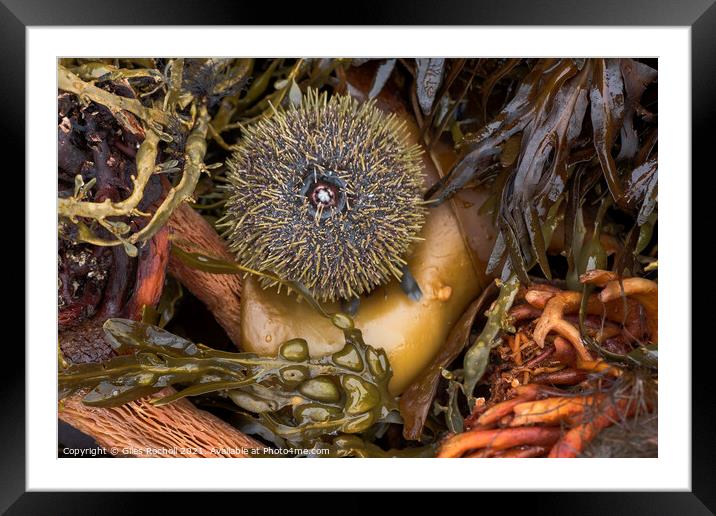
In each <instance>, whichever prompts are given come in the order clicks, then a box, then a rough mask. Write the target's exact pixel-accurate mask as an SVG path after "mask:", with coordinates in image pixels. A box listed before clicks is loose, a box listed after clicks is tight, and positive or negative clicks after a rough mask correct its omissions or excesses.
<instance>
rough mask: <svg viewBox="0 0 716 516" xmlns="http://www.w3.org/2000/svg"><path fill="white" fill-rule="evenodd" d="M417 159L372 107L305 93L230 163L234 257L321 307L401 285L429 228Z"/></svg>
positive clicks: (227, 220)
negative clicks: (309, 295)
mask: <svg viewBox="0 0 716 516" xmlns="http://www.w3.org/2000/svg"><path fill="white" fill-rule="evenodd" d="M420 154H421V150H420V147H419V146H418V145H411V144H409V143H408V141H407V132H406V130H405V128H404V127H403V124H402V123H401V122H400V121H399V120H398V119H397V118H396V117H395V116H394V115H392V114H391V115H386V114H385V113H384V112H382V111H381V110H380V109H378V108H377V107H376V106H375V105H374V103H373V102H365V103H360V102H358V101H357V100H355V99H353V98H351V97H349V96H342V95H333V96H332V97H331V98H330V99H329V98H328V95H327V94H326V93H323V94H319V93H318V92H317V91H316V90H309V92H308V93H307V94H306V95H305V96H304V97H303V98H302V101H301V105H300V106H299V107H292V108H288V109H285V110H284V109H279V110H275V111H274V113H273V116H271V117H267V118H264V119H262V120H260V121H259V122H257V123H256V124H254V125H252V126H250V127H249V128H248V129H247V130H246V133H245V134H244V136H243V138H242V140H241V142H240V143H239V145H238V148H237V150H236V151H235V153H234V154H233V156H232V157H231V158H230V159H229V160H228V161H227V166H228V179H229V196H228V202H227V212H226V215H225V217H224V218H223V219H222V224H223V226H224V227H225V228H226V233H225V236H226V237H227V239H228V241H229V244H230V248H231V250H232V251H233V252H235V253H236V256H237V260H238V262H239V263H241V264H243V265H245V266H247V267H250V268H252V269H255V270H259V271H264V272H269V271H270V272H273V273H274V274H275V275H276V276H278V277H280V278H282V279H284V280H291V281H297V282H300V283H301V284H303V285H304V286H305V287H307V288H308V289H310V290H311V291H312V292H313V293H314V295H315V296H316V298H317V299H319V300H322V301H333V300H339V299H351V298H354V297H357V296H359V295H361V294H364V293H367V292H370V291H371V290H372V289H374V288H375V287H377V286H378V285H381V284H383V283H385V282H387V281H388V280H389V279H390V278H391V277H395V278H398V279H400V278H401V277H402V275H403V266H404V265H405V259H404V257H405V255H406V254H407V253H408V251H409V250H410V247H411V244H412V243H413V242H414V241H415V240H416V239H417V238H418V237H417V234H418V231H419V230H420V228H421V226H422V224H423V222H424V219H425V207H424V204H423V201H422V189H423V180H422V165H421V159H420ZM271 283H272V281H270V280H267V279H264V286H267V285H270V284H271Z"/></svg>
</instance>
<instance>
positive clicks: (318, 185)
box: [301, 171, 346, 220]
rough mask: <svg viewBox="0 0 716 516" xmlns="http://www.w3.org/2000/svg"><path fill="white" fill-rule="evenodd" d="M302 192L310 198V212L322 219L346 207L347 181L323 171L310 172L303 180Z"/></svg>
mask: <svg viewBox="0 0 716 516" xmlns="http://www.w3.org/2000/svg"><path fill="white" fill-rule="evenodd" d="M301 194H302V195H304V196H305V197H306V198H307V199H308V207H309V214H310V215H311V216H312V217H316V216H319V217H320V219H321V220H323V219H326V218H328V217H330V216H331V215H333V214H335V213H342V212H344V211H345V209H346V182H345V181H343V180H342V179H341V178H340V177H337V176H334V175H331V174H330V173H323V172H320V173H319V172H316V171H312V172H310V173H309V174H308V175H307V176H306V177H305V179H304V180H303V186H302V187H301Z"/></svg>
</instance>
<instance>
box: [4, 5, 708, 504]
mask: <svg viewBox="0 0 716 516" xmlns="http://www.w3.org/2000/svg"><path fill="white" fill-rule="evenodd" d="M207 5H208V4H207V3H206V2H202V1H192V0H173V1H169V0H160V1H152V0H144V1H140V0H123V1H122V2H104V3H99V2H97V1H96V0H94V1H93V0H65V1H53V0H32V1H30V0H0V70H2V71H3V72H4V73H3V77H2V78H0V103H1V104H0V105H2V108H3V111H2V116H0V138H1V139H0V141H2V142H3V147H4V148H5V149H14V150H15V151H14V152H13V153H12V154H14V156H15V157H17V158H18V161H17V164H16V165H15V169H16V170H24V152H20V149H24V148H25V147H24V141H23V138H24V137H25V111H24V108H25V103H24V102H22V103H21V102H20V99H25V67H26V61H25V57H26V55H25V51H26V48H25V47H26V43H25V29H26V28H27V27H28V26H36V25H60V26H61V25H253V24H256V25H262V24H270V25H283V24H286V25H288V24H295V23H296V22H297V21H300V22H302V23H305V24H310V25H322V24H329V25H336V24H338V25H340V24H341V23H345V22H350V23H351V24H354V25H364V24H365V25H383V24H385V25H576V26H580V25H607V26H612V25H627V26H631V25H635V26H689V27H691V37H692V40H691V45H692V47H691V70H692V156H693V167H692V168H693V170H701V169H704V173H708V172H707V171H711V173H713V168H714V167H713V159H709V158H711V154H712V152H713V150H712V149H713V148H714V143H716V141H715V140H716V137H715V136H714V132H713V129H712V127H713V126H711V124H712V123H713V122H715V121H716V120H715V118H716V117H715V114H716V94H715V93H714V91H715V90H716V88H714V84H716V5H714V0H689V1H685V0H636V1H631V2H615V1H612V0H592V1H589V2H580V3H575V2H572V1H569V0H541V1H537V0H512V1H507V0H486V1H480V2H478V1H469V0H449V1H442V2H427V1H413V2H410V4H407V5H405V4H404V5H401V4H400V2H398V1H396V0H393V1H388V0H380V1H370V2H362V3H360V5H359V4H355V5H354V6H353V8H351V9H348V10H345V11H343V13H344V14H343V15H341V16H335V14H337V12H338V11H336V5H335V3H331V4H329V3H328V2H316V1H313V2H311V3H310V5H303V6H294V7H295V8H288V7H286V8H278V4H273V3H268V2H250V3H248V2H236V1H231V0H216V1H214V2H212V3H211V7H210V8H207ZM329 13H333V16H332V18H334V19H329V17H331V16H330V14H329ZM299 18H302V19H299ZM3 154H4V155H5V156H7V155H8V152H7V151H6V152H4V153H3ZM679 172H680V173H683V174H688V171H679ZM692 178H693V174H692ZM20 189H21V190H22V187H20ZM704 193H706V194H708V191H706V192H702V195H703V194H704ZM29 195H31V192H25V199H26V201H27V199H28V196H29ZM707 202H708V201H707ZM707 202H705V203H703V204H700V203H698V202H696V199H694V202H693V204H694V207H696V210H694V212H692V213H693V214H692V218H693V221H694V224H695V227H698V226H699V224H698V221H699V220H703V218H702V217H700V216H699V213H700V212H699V209H700V208H708V205H707ZM690 208H691V207H690V206H685V207H684V209H690ZM704 213H706V212H704ZM706 220H708V218H706ZM700 229H702V230H703V231H707V232H708V231H709V230H708V228H700ZM692 234H696V235H700V234H703V232H694V233H692ZM702 256H703V257H702ZM694 258H695V260H694V261H693V267H694V270H710V269H712V268H713V263H712V261H711V262H710V263H709V262H707V261H706V260H707V259H708V257H707V256H706V255H698V254H695V255H694ZM699 260H701V261H703V262H704V263H703V264H700V262H699ZM699 265H701V267H700V268H698V269H697V268H696V267H698V266H699ZM25 273H26V274H27V273H28V271H27V270H26V271H25ZM685 281H689V282H690V281H691V279H690V278H688V277H687V278H685ZM697 290H699V289H697ZM682 302H684V303H691V306H692V307H693V309H694V310H695V311H696V317H692V319H693V320H698V319H697V318H698V316H699V315H701V314H700V313H699V310H701V312H702V313H703V314H704V315H705V310H706V309H707V307H708V306H709V303H704V302H701V303H699V304H697V303H696V302H695V300H694V299H690V300H683V301H682ZM18 305H19V303H18ZM23 306H24V304H23ZM692 341H693V342H694V345H693V347H692V357H693V358H692V386H691V387H692V407H691V408H692V457H691V466H692V472H691V483H692V490H691V491H690V492H642V493H635V492H621V493H606V492H595V493H560V494H555V493H526V494H521V495H517V494H510V495H509V496H510V499H509V500H510V501H509V507H510V508H512V509H515V510H519V507H520V505H525V506H527V507H529V511H530V513H535V512H537V513H542V512H547V513H549V514H714V512H716V489H714V486H716V474H715V471H716V467H715V466H716V447H715V446H714V436H716V423H714V421H716V417H714V407H716V404H715V403H714V402H713V394H712V390H711V388H710V381H709V379H710V375H711V374H713V373H712V371H713V367H712V366H711V364H713V361H712V360H710V359H711V358H712V357H713V349H714V343H713V342H711V341H710V340H707V339H698V342H697V339H696V338H695V335H694V338H693V339H692ZM689 344H690V336H689V335H684V341H683V342H682V343H678V344H675V345H682V346H684V347H686V346H688V345H689ZM3 347H4V349H3V357H4V362H5V363H6V364H10V363H11V364H13V367H7V368H4V369H3V380H2V382H1V383H0V385H1V387H0V392H1V394H0V403H1V406H2V414H3V419H4V422H3V424H2V425H0V432H1V433H0V435H1V438H0V443H2V448H1V449H0V461H1V463H2V474H1V477H2V480H0V510H1V511H3V512H4V511H6V510H7V511H8V512H7V513H8V514H65V513H67V514H83V513H91V514H94V513H101V514H120V513H122V514H124V513H127V512H130V513H132V512H135V511H137V510H138V509H139V508H141V509H148V507H149V501H150V500H149V496H148V494H146V493H133V494H131V495H130V494H126V493H121V492H113V493H98V492H94V493H78V492H72V493H57V492H48V493H40V492H26V488H25V478H26V477H25V473H26V466H25V451H26V446H27V443H26V441H25V430H26V428H25V376H24V370H25V369H24V367H21V366H20V364H25V351H24V349H23V348H22V347H21V346H20V345H19V339H18V340H16V341H15V342H5V343H4V346H3ZM558 488H559V487H558V485H556V486H555V489H558ZM212 496H217V495H216V494H213V495H212ZM239 496H241V500H239V502H240V503H241V510H242V511H243V512H246V511H250V510H252V509H253V507H252V506H253V505H254V504H256V505H255V507H256V510H262V509H260V508H261V507H263V510H265V509H266V506H265V505H262V502H261V498H262V496H265V495H262V496H257V497H250V496H244V495H239ZM312 496H315V494H314V495H312V494H311V493H294V494H292V495H291V503H292V504H295V505H296V506H301V505H303V506H306V507H309V506H311V505H312V503H311V497H312ZM341 496H342V497H343V501H342V502H341V505H342V506H343V507H346V508H347V509H348V510H349V511H354V512H364V511H365V510H373V509H374V506H373V502H371V501H369V498H366V497H365V496H364V495H358V494H357V493H347V494H342V495H341ZM415 496H421V497H422V496H423V495H422V494H421V495H417V494H416V495H414V499H415V501H418V502H420V500H421V499H422V498H415ZM472 496H474V495H472ZM487 496H488V494H480V497H481V498H479V500H478V502H475V500H476V499H475V498H473V499H472V501H471V502H470V503H471V505H473V507H474V508H475V510H479V507H487V506H488V505H487V503H488V502H491V503H492V504H494V503H498V504H500V503H501V502H500V497H501V496H503V495H502V494H501V493H496V494H491V495H489V496H490V498H491V499H490V500H488V499H487V498H486V497H487ZM222 498H223V497H222ZM184 499H185V497H183V496H178V495H177V493H165V494H163V495H162V496H160V497H159V498H158V502H159V503H160V504H161V510H162V511H163V512H170V511H172V510H174V509H173V508H174V507H181V505H179V504H184V503H185V502H184ZM433 500H435V501H437V499H433ZM264 502H265V500H264ZM215 503H216V501H212V505H213V504H215ZM273 503H274V499H273V498H272V501H271V507H272V509H273V510H275V506H273ZM502 503H504V502H502ZM236 510H239V507H237V508H236ZM524 510H527V509H524ZM520 512H522V511H520Z"/></svg>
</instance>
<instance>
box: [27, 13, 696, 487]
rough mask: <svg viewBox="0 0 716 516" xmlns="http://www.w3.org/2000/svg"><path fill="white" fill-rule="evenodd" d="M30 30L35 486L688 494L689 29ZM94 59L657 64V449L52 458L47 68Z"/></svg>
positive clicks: (30, 448) (30, 469)
mask: <svg viewBox="0 0 716 516" xmlns="http://www.w3.org/2000/svg"><path fill="white" fill-rule="evenodd" d="M26 38H27V59H28V61H27V64H28V66H27V99H28V104H27V135H26V141H27V149H26V153H27V170H28V174H27V190H26V191H27V192H28V199H27V201H28V202H27V212H26V217H27V218H26V220H27V223H28V226H27V228H28V233H27V249H26V251H27V254H26V256H27V260H28V263H27V271H28V275H27V277H26V282H27V283H26V287H27V293H28V295H27V306H26V314H27V319H26V324H27V333H26V335H27V342H26V344H27V346H26V353H27V362H26V363H27V380H26V381H27V421H26V423H27V445H26V446H27V489H28V490H123V489H128V490H152V489H171V490H176V489H188V488H193V489H203V490H225V489H237V490H239V489H301V490H304V489H354V490H357V489H405V490H424V489H464V490H500V489H501V490H508V489H520V490H562V489H564V490H633V489H638V490H690V486H691V464H690V457H691V425H690V421H691V389H690V385H691V307H690V299H691V296H690V281H689V278H690V277H691V276H690V271H691V265H690V263H691V260H690V252H691V251H690V250H691V241H690V234H691V220H690V206H691V204H690V202H691V199H690V185H691V116H690V114H691V94H690V89H691V88H690V77H691V65H690V62H691V54H690V42H691V31H690V28H688V27H672V28H555V27H533V28H527V27H522V28H514V27H512V28H505V27H502V28H497V27H489V28H484V27H470V28H466V27H451V28H424V27H420V28H391V27H385V28H312V27H307V28H296V27H292V28H277V27H274V28H240V27H212V28H176V27H173V28H158V27H156V28H155V27H149V28H127V27H112V28H104V27H93V28H73V27H67V28H57V27H28V28H27V32H26ZM90 55H91V56H219V55H221V56H246V57H274V56H286V57H296V56H305V57H309V56H316V57H318V56H322V57H328V56H336V57H350V56H355V57H358V56H375V57H378V56H435V57H447V56H466V55H469V56H484V57H506V56H525V57H529V56H535V57H537V56H562V55H568V56H581V57H586V56H595V57H597V56H598V57H622V56H633V57H658V58H659V79H658V80H659V140H660V141H659V148H660V151H659V160H660V164H659V166H660V168H661V170H662V171H663V174H662V176H661V180H660V182H661V188H660V190H661V195H660V206H659V211H660V215H661V216H660V224H659V239H660V243H661V252H660V271H659V272H660V274H659V284H660V288H661V295H660V296H659V304H660V306H661V310H662V318H661V319H662V321H661V328H660V329H661V342H663V343H664V347H663V348H662V349H661V364H662V367H661V371H660V373H661V374H660V379H659V381H660V384H661V389H660V391H661V392H660V400H659V405H660V407H659V412H660V414H659V458H658V459H574V460H566V459H559V460H549V459H512V460H487V461H484V460H457V461H455V460H453V461H447V460H439V459H380V462H378V461H379V459H372V460H370V459H369V460H348V461H346V460H340V459H321V460H295V459H282V458H276V459H272V460H250V461H246V460H233V461H232V460H225V459H204V460H192V459H173V460H161V459H145V460H143V461H142V462H137V461H136V460H129V459H125V460H121V459H120V460H118V459H109V458H101V459H94V460H77V459H58V458H57V457H56V455H57V447H56V444H57V441H56V429H57V416H56V414H57V412H56V410H57V407H56V371H57V369H56V353H55V346H56V342H57V315H56V310H57V306H56V290H55V289H56V286H55V281H56V258H55V251H54V250H55V246H56V238H57V235H56V232H55V231H56V230H55V228H56V183H55V177H56V176H55V173H56V172H55V171H56V145H57V128H56V68H55V66H56V59H57V57H61V56H90ZM687 271H688V273H687V274H685V272H687ZM667 304H668V306H667ZM665 309H668V311H664V310H665ZM187 461H191V463H189V462H187ZM277 461H279V462H277Z"/></svg>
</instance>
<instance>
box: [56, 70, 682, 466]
mask: <svg viewBox="0 0 716 516" xmlns="http://www.w3.org/2000/svg"><path fill="white" fill-rule="evenodd" d="M657 67H658V62H657V61H656V60H653V59H628V58H623V59H572V58H548V59H519V58H509V59H439V58H429V59H398V58H395V59H371V60H367V59H287V58H279V59H248V58H247V59H213V58H211V59H182V58H176V59H174V58H172V59H169V58H157V59H153V58H134V59H132V58H128V59H125V58H122V59H74V58H64V59H61V60H60V62H59V65H58V79H59V80H58V85H59V91H58V152H59V154H58V178H57V180H58V190H59V199H58V218H59V224H58V240H59V245H58V260H57V267H58V284H57V299H58V314H59V348H58V355H59V364H60V369H59V371H58V384H59V390H60V397H61V400H60V405H59V417H60V418H61V419H62V420H63V421H65V422H66V423H68V424H70V425H72V426H74V427H75V428H77V429H79V430H81V431H82V432H84V433H85V434H87V435H89V436H90V437H91V438H92V439H94V441H95V442H96V443H97V444H98V445H99V446H101V447H103V448H107V449H109V448H112V447H122V448H125V447H128V448H134V447H138V446H146V445H147V443H161V444H162V445H166V446H163V448H166V449H169V448H172V447H179V448H182V449H187V450H194V452H188V453H187V456H198V457H209V456H216V455H217V454H216V453H214V452H212V451H211V450H209V449H201V448H202V446H204V445H206V446H211V447H212V448H216V449H224V448H225V449H233V450H247V449H256V450H258V449H261V448H263V447H268V448H271V449H273V450H280V451H282V452H284V451H295V450H303V452H301V453H294V454H293V455H294V456H302V455H311V456H314V455H315V456H321V457H325V456H330V457H435V456H437V457H495V458H497V457H577V456H579V457H617V456H618V457H654V456H657V454H658V446H657V444H658V443H657V441H658V436H657V424H656V422H657V420H658V402H657V400H658V368H659V363H658V327H659V326H658V283H657V281H658V231H657V229H658V124H657V119H658V104H657V98H658V81H657V78H658V71H657ZM666 344H667V345H673V343H669V342H667V343H666ZM166 425H170V426H171V431H170V432H167V431H165V429H166ZM60 440H62V436H61V437H60ZM318 451H320V452H321V453H320V454H319V453H318ZM324 452H325V453H324ZM234 455H236V456H244V455H247V453H244V452H243V451H240V452H236V453H235V454H234ZM157 456H169V455H167V454H157Z"/></svg>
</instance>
